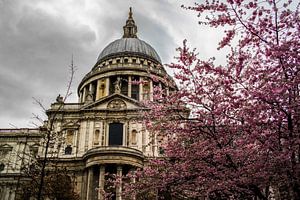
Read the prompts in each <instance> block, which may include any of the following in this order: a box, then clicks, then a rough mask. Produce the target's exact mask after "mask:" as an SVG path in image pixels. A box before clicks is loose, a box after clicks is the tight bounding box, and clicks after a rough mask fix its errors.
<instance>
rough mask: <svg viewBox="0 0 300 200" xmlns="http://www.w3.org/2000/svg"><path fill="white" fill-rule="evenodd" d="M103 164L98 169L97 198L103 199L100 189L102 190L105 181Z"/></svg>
mask: <svg viewBox="0 0 300 200" xmlns="http://www.w3.org/2000/svg"><path fill="white" fill-rule="evenodd" d="M104 174H105V166H104V165H101V166H100V169H99V193H98V200H104V197H103V194H102V193H101V191H103V190H104V183H105V177H104V176H105V175H104Z"/></svg>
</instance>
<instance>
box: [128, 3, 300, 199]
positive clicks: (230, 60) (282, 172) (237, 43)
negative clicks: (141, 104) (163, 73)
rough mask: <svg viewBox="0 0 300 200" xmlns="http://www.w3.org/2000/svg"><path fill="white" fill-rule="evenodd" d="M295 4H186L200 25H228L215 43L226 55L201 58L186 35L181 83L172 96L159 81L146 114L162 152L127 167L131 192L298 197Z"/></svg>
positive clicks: (299, 82)
mask: <svg viewBox="0 0 300 200" xmlns="http://www.w3.org/2000/svg"><path fill="white" fill-rule="evenodd" d="M299 6H300V5H299V4H296V3H295V2H292V1H291V0H289V1H284V0H281V1H275V0H266V1H258V0H253V1H246V0H227V1H221V0H206V1H203V2H202V1H201V3H196V4H195V5H194V6H191V7H185V6H183V8H184V9H187V10H190V11H192V12H196V13H197V14H198V16H199V21H200V22H199V23H200V25H207V26H210V27H214V28H224V29H226V30H225V36H224V38H223V39H222V41H220V43H219V47H218V49H219V50H220V51H221V50H223V49H224V48H229V49H230V52H229V53H228V55H227V57H226V58H227V62H226V64H225V65H219V66H217V65H215V64H214V63H215V60H214V58H211V59H209V60H207V61H203V60H201V59H199V58H198V57H199V56H198V54H197V53H196V50H191V49H190V48H189V47H188V45H187V42H186V41H184V43H183V47H181V48H179V49H178V52H179V56H178V58H177V62H176V63H173V64H170V65H169V67H170V68H173V69H175V72H176V73H175V79H176V81H177V83H178V88H179V89H178V91H177V92H174V93H172V94H170V95H169V96H167V97H166V96H164V95H162V93H163V91H161V90H159V89H157V92H156V95H155V96H156V100H155V101H154V102H152V103H150V105H149V107H150V108H151V111H150V112H148V113H146V114H145V117H146V122H145V123H146V125H147V128H148V129H149V130H150V132H152V133H153V134H157V137H158V138H160V145H161V147H162V148H163V149H164V154H163V156H162V157H159V158H155V159H149V163H148V164H147V166H146V167H145V168H144V169H143V170H140V171H137V172H135V174H130V175H129V176H130V178H131V179H135V181H131V182H130V183H128V184H126V185H125V186H124V187H125V196H127V197H128V196H130V195H131V198H133V197H132V196H136V199H201V198H209V199H253V198H257V199H271V198H276V199H300V171H299V170H300V163H299V159H300V94H299V92H300V91H299V90H300V17H299V16H300V15H299ZM199 42H200V41H199ZM199 53H201V51H200V52H199ZM187 109H189V111H190V113H189V115H187V112H186V111H187Z"/></svg>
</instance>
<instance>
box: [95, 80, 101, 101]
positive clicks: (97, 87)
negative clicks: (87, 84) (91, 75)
mask: <svg viewBox="0 0 300 200" xmlns="http://www.w3.org/2000/svg"><path fill="white" fill-rule="evenodd" d="M100 86H101V80H100V79H98V80H97V85H96V101H97V100H98V99H100Z"/></svg>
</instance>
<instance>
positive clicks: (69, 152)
mask: <svg viewBox="0 0 300 200" xmlns="http://www.w3.org/2000/svg"><path fill="white" fill-rule="evenodd" d="M71 154H72V147H71V145H68V146H67V147H66V148H65V155H71Z"/></svg>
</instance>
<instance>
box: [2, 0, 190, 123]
mask: <svg viewBox="0 0 300 200" xmlns="http://www.w3.org/2000/svg"><path fill="white" fill-rule="evenodd" d="M180 2H181V3H182V2H185V3H187V2H189V1H188V0H174V1H172V0H156V1H141V0H114V1H109V0H86V1H85V0H73V1H61V0H52V1H48V0H26V1H22V0H0V84H1V85H0V113H1V114H0V128H1V127H8V124H9V123H12V124H15V125H16V126H19V127H24V126H27V124H28V123H27V122H28V121H30V118H31V116H32V113H37V114H39V115H42V113H41V112H40V109H39V107H38V106H37V105H34V104H33V103H32V102H33V100H32V97H35V98H38V99H41V100H42V101H43V104H44V106H45V107H47V108H48V107H49V106H50V103H51V102H53V101H54V100H55V98H56V96H57V95H58V94H59V93H60V94H64V92H65V89H66V85H67V83H68V77H69V72H68V70H69V69H68V66H69V65H70V62H71V55H72V54H73V55H74V63H75V65H76V66H77V71H76V73H75V79H74V82H73V86H72V91H73V93H74V95H73V96H71V98H70V99H69V101H71V102H76V101H77V94H76V90H77V85H78V84H79V82H80V81H81V79H82V78H83V76H84V75H85V74H86V73H88V72H89V71H90V69H91V68H92V67H93V65H94V64H95V62H96V58H97V57H98V55H99V53H100V52H101V50H102V49H103V48H104V47H105V46H106V45H107V44H109V43H110V42H112V41H113V40H115V39H119V38H121V37H122V35H123V26H124V24H125V21H126V19H127V16H128V9H129V7H130V6H131V7H133V17H134V19H135V21H136V24H137V26H138V36H139V38H140V39H142V40H144V41H146V42H147V43H149V44H151V45H152V46H153V47H154V48H155V49H156V50H157V52H158V53H159V55H160V56H161V58H162V60H163V63H169V62H171V61H172V58H173V56H174V49H175V48H177V47H178V46H180V45H181V41H182V40H183V39H184V38H185V37H191V38H194V37H193V36H194V35H193V33H194V31H191V30H189V29H188V28H187V27H189V25H188V23H187V20H186V19H187V18H188V16H187V15H186V14H185V13H184V11H183V10H182V9H180V4H181V3H180ZM193 23H194V22H193ZM185 34H187V35H185ZM178 35H179V36H178ZM181 35H184V36H183V37H182V36H181ZM178 41H179V42H178Z"/></svg>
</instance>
